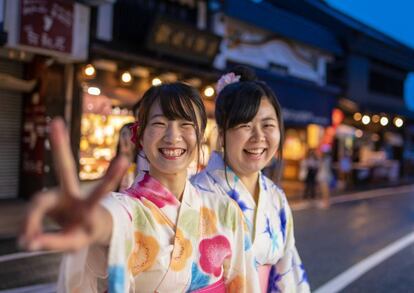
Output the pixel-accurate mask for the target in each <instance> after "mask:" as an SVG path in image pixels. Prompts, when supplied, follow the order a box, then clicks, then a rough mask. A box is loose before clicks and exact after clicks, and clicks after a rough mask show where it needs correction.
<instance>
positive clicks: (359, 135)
mask: <svg viewBox="0 0 414 293" xmlns="http://www.w3.org/2000/svg"><path fill="white" fill-rule="evenodd" d="M363 134H364V132H363V131H362V130H361V129H357V130H355V136H356V137H358V138H361V137H362V135H363Z"/></svg>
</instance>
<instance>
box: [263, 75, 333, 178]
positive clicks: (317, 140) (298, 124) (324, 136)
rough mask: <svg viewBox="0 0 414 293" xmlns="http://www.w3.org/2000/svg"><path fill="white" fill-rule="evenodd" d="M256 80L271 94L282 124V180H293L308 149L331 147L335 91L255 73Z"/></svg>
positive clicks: (313, 84)
mask: <svg viewBox="0 0 414 293" xmlns="http://www.w3.org/2000/svg"><path fill="white" fill-rule="evenodd" d="M258 75H259V76H260V78H261V79H262V80H264V81H266V82H267V84H268V85H269V86H270V87H271V88H272V89H273V90H274V91H275V93H276V96H277V98H278V100H279V102H280V104H281V106H282V113H283V119H284V123H285V125H284V126H285V144H284V147H283V158H284V162H285V166H284V174H283V178H284V179H287V180H297V179H298V176H299V166H300V162H301V160H303V159H304V158H305V157H306V154H307V152H308V151H309V150H310V149H314V150H318V151H319V150H320V149H321V147H322V146H323V145H324V144H325V146H324V147H328V148H331V147H332V142H333V141H332V139H330V138H331V137H332V135H333V134H332V133H331V132H332V131H334V130H333V128H332V124H333V121H332V113H333V110H334V107H335V106H336V104H337V99H336V95H337V94H338V89H336V88H332V87H328V86H319V85H316V84H315V83H312V82H308V81H304V80H299V79H297V78H292V77H286V76H280V75H276V74H273V73H269V72H265V71H261V70H259V71H258Z"/></svg>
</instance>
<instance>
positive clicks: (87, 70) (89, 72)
mask: <svg viewBox="0 0 414 293" xmlns="http://www.w3.org/2000/svg"><path fill="white" fill-rule="evenodd" d="M83 72H84V73H85V75H86V76H89V77H92V76H94V75H95V73H96V70H95V67H93V65H92V64H88V65H86V66H85V68H84V69H83Z"/></svg>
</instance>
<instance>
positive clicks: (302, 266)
mask: <svg viewBox="0 0 414 293" xmlns="http://www.w3.org/2000/svg"><path fill="white" fill-rule="evenodd" d="M300 269H301V271H302V279H301V280H300V282H299V284H302V283H308V282H309V281H308V274H307V273H306V270H305V266H304V265H303V264H300Z"/></svg>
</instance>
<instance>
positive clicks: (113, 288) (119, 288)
mask: <svg viewBox="0 0 414 293" xmlns="http://www.w3.org/2000/svg"><path fill="white" fill-rule="evenodd" d="M108 273H109V281H108V287H109V288H108V292H111V293H112V292H114V293H118V292H119V293H123V292H125V289H124V282H125V271H124V267H123V266H110V267H109V268H108Z"/></svg>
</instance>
